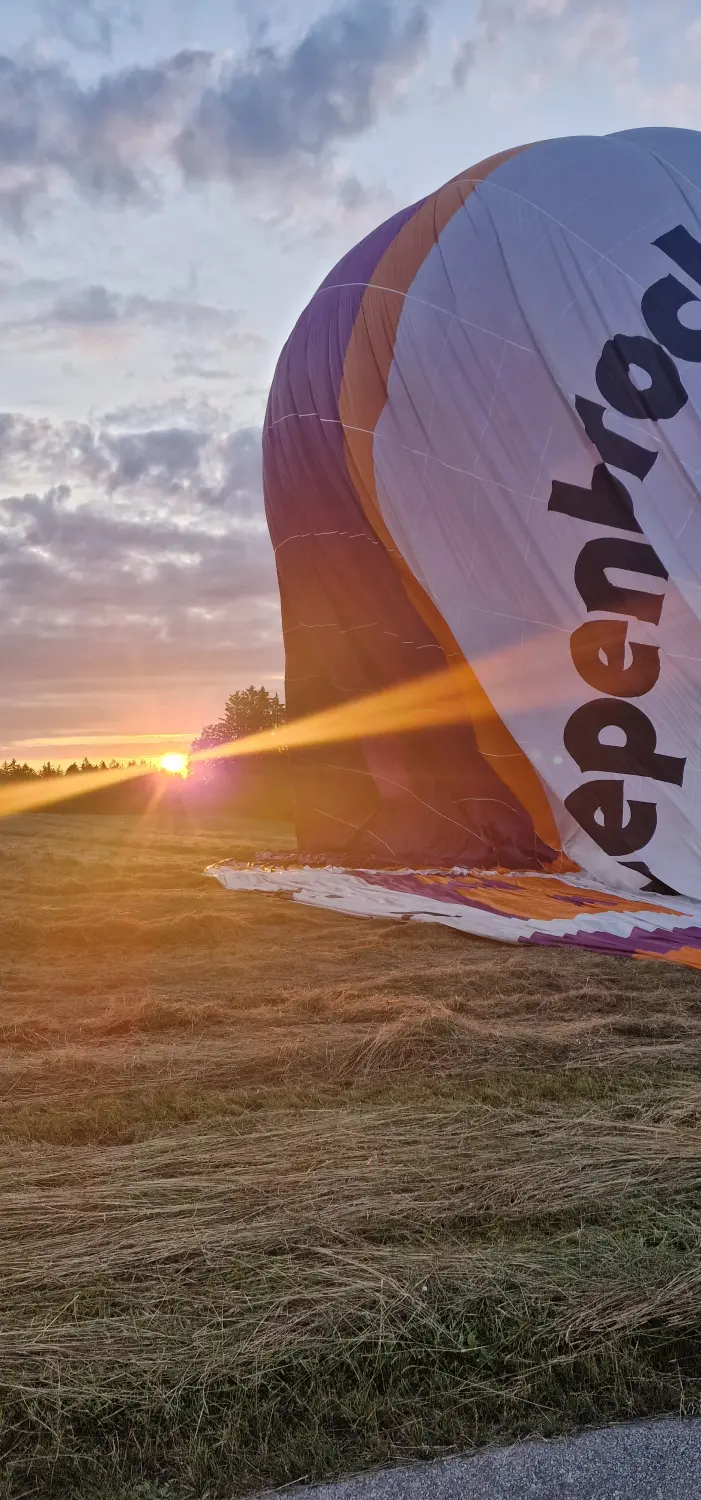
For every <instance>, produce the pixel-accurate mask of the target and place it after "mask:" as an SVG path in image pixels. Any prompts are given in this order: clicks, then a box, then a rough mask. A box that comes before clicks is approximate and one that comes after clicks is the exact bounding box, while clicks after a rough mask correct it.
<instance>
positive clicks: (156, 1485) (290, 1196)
mask: <svg viewBox="0 0 701 1500" xmlns="http://www.w3.org/2000/svg"><path fill="white" fill-rule="evenodd" d="M292 846H293V839H292V832H291V829H289V828H288V827H286V826H285V825H280V826H274V825H262V826H260V825H259V826H257V825H255V824H253V823H247V822H245V821H243V820H239V821H238V822H237V823H233V822H232V823H230V825H229V826H228V827H224V828H222V827H213V826H212V827H206V826H204V825H203V826H200V827H196V826H193V825H192V824H189V825H186V824H185V822H184V821H182V820H181V821H180V822H176V821H173V820H171V821H165V820H162V821H160V822H159V821H158V819H157V817H156V816H154V815H153V814H151V815H150V816H149V817H148V818H145V819H143V820H139V819H137V818H127V817H122V816H108V815H104V816H86V815H80V814H76V813H75V812H72V813H65V814H59V813H54V814H42V815H33V816H30V817H26V818H23V819H15V820H7V821H6V822H5V823H4V824H3V825H2V834H1V842H0V868H1V871H2V881H1V882H0V951H1V952H2V971H1V976H0V984H1V987H2V988H1V1004H0V1136H1V1137H2V1145H3V1164H2V1168H1V1169H0V1223H1V1224H2V1232H1V1234H0V1283H1V1285H2V1300H3V1339H2V1342H1V1345H0V1403H1V1406H2V1412H3V1424H2V1429H1V1432H0V1444H1V1445H2V1451H3V1454H4V1462H5V1464H6V1465H7V1466H8V1467H9V1468H11V1469H12V1473H13V1475H14V1476H15V1477H14V1481H13V1482H14V1483H15V1485H16V1491H13V1493H14V1492H16V1493H18V1494H19V1493H23V1494H36V1495H56V1496H58V1495H60V1496H64V1495H66V1496H67V1495H71V1496H74V1497H77V1500H94V1497H95V1496H96V1495H98V1494H99V1495H100V1496H101V1497H105V1500H133V1496H135V1495H137V1494H138V1495H141V1494H143V1495H144V1496H145V1495H146V1494H148V1497H149V1500H166V1497H171V1496H178V1497H180V1496H181V1495H182V1496H186V1497H197V1500H201V1497H202V1496H203V1495H205V1494H206V1495H208V1496H210V1497H211V1500H216V1497H224V1496H227V1497H230V1496H231V1495H233V1494H236V1493H245V1492H247V1491H251V1490H254V1489H256V1488H258V1487H259V1486H262V1485H266V1486H267V1485H269V1484H275V1485H278V1484H286V1483H288V1482H290V1481H291V1480H294V1479H297V1478H299V1477H300V1476H307V1475H308V1476H309V1477H314V1476H321V1475H325V1474H332V1473H336V1472H340V1471H343V1470H346V1471H348V1470H352V1469H353V1468H356V1467H361V1466H363V1465H366V1464H371V1463H375V1462H382V1461H385V1460H388V1459H394V1458H397V1457H402V1456H410V1455H416V1454H418V1453H422V1454H427V1453H429V1452H437V1451H444V1450H446V1449H450V1448H451V1447H455V1446H456V1445H459V1446H460V1447H462V1448H465V1447H466V1446H470V1445H471V1444H472V1443H478V1444H479V1443H484V1442H488V1441H490V1440H492V1439H494V1438H496V1437H500V1436H514V1435H516V1434H518V1433H524V1432H534V1431H540V1432H554V1431H557V1430H558V1429H560V1430H561V1429H563V1428H565V1427H567V1426H569V1425H570V1424H573V1423H574V1424H581V1425H586V1424H589V1423H596V1422H598V1421H604V1420H606V1419H608V1418H609V1417H615V1418H620V1417H621V1415H622V1414H623V1413H626V1414H627V1415H630V1416H635V1415H640V1414H643V1413H649V1412H659V1411H662V1410H671V1409H675V1410H678V1408H679V1403H680V1400H682V1401H683V1404H684V1409H685V1410H687V1411H691V1410H694V1409H696V1407H697V1405H698V1403H699V1402H700V1401H701V1381H700V1380H699V1376H698V1360H697V1357H696V1353H695V1351H696V1349H697V1345H698V1337H699V1327H700V1325H701V1288H700V1286H699V1279H698V1257H699V1250H700V1248H701V1209H700V1208H699V1203H700V1201H701V1198H700V1195H699V1188H700V1187H701V1168H700V1167H699V1162H700V1161H701V1012H700V1011H699V1005H698V995H699V981H698V976H697V975H695V974H693V973H692V972H691V971H687V970H680V971H679V972H673V973H670V972H668V971H665V972H664V973H662V972H660V969H661V967H662V966H659V967H658V966H657V965H649V966H642V965H637V964H633V963H631V962H626V961H621V960H615V959H609V958H604V957H601V956H598V955H594V956H590V955H587V954H584V953H572V954H568V953H564V952H562V951H561V950H558V951H555V952H553V951H548V950H545V949H540V950H530V951H525V950H518V949H508V948H500V947H497V946H493V945H489V944H487V943H483V942H479V941H476V940H469V939H465V938H464V937H462V936H460V935H459V934H457V933H455V932H452V931H450V930H448V929H441V928H439V927H430V928H429V927H426V926H423V925H420V924H413V925H412V924H409V925H404V924H402V923H391V922H382V921H361V920H355V919H352V918H348V917H342V916H338V915H335V914H332V913H324V912H318V911H314V910H312V909H310V908H305V907H300V906H296V905H294V904H293V903H292V902H290V901H288V900H286V899H284V898H280V897H264V896H259V895H256V894H242V895H239V896H236V897H234V896H232V895H230V894H227V893H226V892H224V891H223V890H222V889H221V888H220V887H219V886H218V885H217V884H216V883H215V882H214V881H210V880H206V879H204V878H203V876H202V870H203V868H204V866H205V865H206V864H207V863H209V862H211V861H214V860H217V859H222V858H225V857H226V856H235V857H238V858H248V857H250V856H251V855H252V853H253V852H254V851H255V850H256V849H260V848H267V849H270V848H277V849H285V848H287V849H290V848H291V847H292ZM680 1393H681V1394H680Z"/></svg>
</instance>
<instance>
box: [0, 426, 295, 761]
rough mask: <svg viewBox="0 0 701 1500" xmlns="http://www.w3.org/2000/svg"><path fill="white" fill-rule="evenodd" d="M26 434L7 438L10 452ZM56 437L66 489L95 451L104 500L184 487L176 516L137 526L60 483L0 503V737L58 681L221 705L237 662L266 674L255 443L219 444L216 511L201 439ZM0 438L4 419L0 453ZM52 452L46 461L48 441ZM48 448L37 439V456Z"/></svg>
mask: <svg viewBox="0 0 701 1500" xmlns="http://www.w3.org/2000/svg"><path fill="white" fill-rule="evenodd" d="M35 425H36V424H35ZM10 436H12V434H11V428H10ZM30 436H31V434H30V433H24V434H21V433H20V434H17V433H15V434H14V437H15V439H16V440H18V441H19V442H20V444H21V443H22V442H23V441H25V442H28V441H29V438H30ZM34 437H35V438H36V437H37V434H36V432H35V433H34ZM63 438H64V459H65V464H64V467H65V471H66V474H72V475H74V476H75V477H76V480H83V479H84V477H85V474H86V473H87V472H90V470H91V468H92V467H95V466H96V467H98V468H99V461H102V459H101V457H100V456H101V455H103V454H105V453H107V454H108V455H109V463H110V464H111V465H112V467H111V469H110V471H109V472H110V475H111V482H112V483H113V485H114V489H113V493H114V494H116V493H119V494H121V495H125V494H126V493H127V492H129V493H134V492H136V493H141V488H142V487H145V488H146V489H147V490H149V488H150V487H151V488H152V487H154V486H155V488H156V490H157V491H158V492H159V493H161V494H165V493H166V492H167V491H168V489H169V487H170V489H171V490H174V491H175V492H177V491H178V487H179V486H183V485H185V486H187V487H188V488H187V489H186V490H183V495H184V496H185V499H184V503H183V504H181V505H180V506H177V505H168V506H167V507H164V506H163V505H161V506H160V507H157V508H156V509H155V510H152V511H151V512H149V513H147V514H146V515H143V514H140V513H139V512H138V509H137V508H133V509H130V508H129V506H126V507H125V505H124V504H123V503H121V502H120V504H118V505H110V503H109V495H108V491H107V490H105V489H101V490H100V491H99V492H97V493H96V494H95V495H94V498H93V499H91V500H87V501H86V500H84V499H82V498H81V497H80V495H79V493H78V490H77V489H74V488H73V487H72V485H71V483H69V482H63V483H60V484H55V485H53V486H52V487H50V488H49V489H47V490H46V491H45V492H44V493H38V492H37V491H29V492H27V493H24V494H19V493H17V494H13V495H10V496H6V497H5V498H4V499H0V635H1V636H2V639H3V641H4V643H5V656H4V663H5V666H4V671H3V696H4V699H5V716H6V721H7V723H6V727H7V731H8V733H9V734H10V735H11V736H12V737H14V736H15V735H16V734H17V733H19V732H20V730H19V729H18V727H17V726H18V724H19V723H20V722H21V713H20V709H19V707H17V708H15V707H13V705H15V704H16V705H19V704H20V702H23V701H25V699H26V697H27V694H29V696H30V697H31V696H34V697H35V698H36V699H41V697H42V694H45V693H46V694H50V693H52V692H53V691H54V690H55V688H56V685H57V683H58V684H60V685H61V690H62V691H64V690H68V688H69V687H71V685H73V687H74V688H75V690H77V691H80V692H89V691H93V690H94V689H96V688H97V687H101V689H102V690H103V692H105V693H107V694H109V695H111V694H112V693H119V692H121V691H126V690H127V688H128V686H129V684H131V686H132V690H133V686H134V683H135V682H137V681H144V682H146V681H150V682H152V683H153V684H154V686H159V687H162V686H163V684H164V683H165V684H168V683H169V684H171V686H172V687H173V688H174V689H177V688H178V685H183V684H187V683H191V684H193V685H195V686H196V687H198V688H200V687H201V686H202V684H203V683H207V682H219V683H220V684H221V691H222V694H224V693H225V691H229V690H230V684H231V682H232V680H233V674H234V673H235V672H237V671H240V670H244V669H245V668H244V663H246V662H247V663H248V664H249V668H250V670H251V671H253V670H254V668H255V670H256V672H257V673H258V675H261V674H262V675H265V674H266V673H268V674H270V673H271V672H274V671H276V670H277V671H279V670H280V663H281V644H280V626H279V609H278V603H277V588H276V583H275V568H274V561H273V556H272V549H271V546H270V542H269V539H268V536H267V533H266V531H265V529H264V528H263V525H262V520H261V515H260V475H259V467H260V460H259V435H258V434H255V433H254V432H252V431H248V430H243V431H241V432H238V433H230V434H225V435H224V436H223V437H222V438H221V439H219V440H218V441H219V450H220V459H221V465H222V471H223V472H225V474H226V482H225V485H223V486H222V488H225V489H226V496H225V498H226V504H225V505H224V503H223V501H222V503H221V504H220V506H219V508H217V509H215V510H212V508H211V506H210V505H209V504H208V501H207V497H206V495H205V497H204V499H203V498H202V495H201V494H200V493H199V490H198V486H199V487H204V489H205V490H206V483H205V481H204V479H203V477H202V468H201V465H202V462H203V451H204V449H205V448H206V447H207V443H208V441H209V439H208V438H207V437H206V435H201V434H199V435H198V434H192V433H191V434H185V433H182V432H180V433H178V432H176V431H172V432H168V431H162V432H152V433H148V432H145V433H140V434H100V435H97V434H94V435H93V436H92V439H90V437H89V435H88V433H87V432H86V431H85V430H81V431H79V432H72V433H64V434H63ZM7 441H8V423H7V420H6V421H5V423H4V426H3V427H1V428H0V446H3V445H5V444H6V443H7ZM52 442H53V451H54V457H56V455H57V452H58V437H57V435H56V434H53V438H52ZM50 447H51V443H49V442H48V441H47V434H46V432H44V448H43V454H44V457H46V456H47V455H48V453H49V449H50ZM98 460H99V461H98ZM198 463H199V465H200V467H199V468H198ZM251 510H253V512H254V515H255V517H256V524H253V525H252V524H251V523H250V516H249V513H250V512H251ZM22 712H24V711H23V710H22ZM1 732H2V731H0V733H1Z"/></svg>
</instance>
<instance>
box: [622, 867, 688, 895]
mask: <svg viewBox="0 0 701 1500" xmlns="http://www.w3.org/2000/svg"><path fill="white" fill-rule="evenodd" d="M621 864H622V866H623V869H624V870H637V871H638V874H639V875H647V877H648V883H647V885H644V886H643V890H644V891H654V893H655V895H656V896H680V895H681V891H675V889H674V886H673V885H666V884H665V882H664V880H660V878H659V876H658V875H653V873H652V870H651V869H650V866H649V865H646V864H645V861H644V860H642V859H622V860H621Z"/></svg>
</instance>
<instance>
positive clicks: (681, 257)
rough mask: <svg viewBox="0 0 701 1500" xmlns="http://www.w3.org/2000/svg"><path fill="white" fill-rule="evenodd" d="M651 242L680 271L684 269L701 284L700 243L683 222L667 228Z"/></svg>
mask: <svg viewBox="0 0 701 1500" xmlns="http://www.w3.org/2000/svg"><path fill="white" fill-rule="evenodd" d="M652 243H653V245H656V246H657V248H658V250H661V251H662V252H663V254H664V255H668V256H669V259H670V260H673V261H674V264H675V266H678V267H679V269H680V271H686V274H687V276H691V278H692V280H693V281H697V282H698V283H699V285H700V286H701V245H700V244H699V242H698V240H695V239H694V236H693V234H689V231H688V229H685V228H684V225H683V224H677V225H676V226H675V228H674V229H668V230H667V233H666V234H661V235H660V237H659V239H658V240H653V242H652Z"/></svg>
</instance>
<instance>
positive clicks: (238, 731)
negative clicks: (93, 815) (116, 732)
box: [0, 686, 286, 784]
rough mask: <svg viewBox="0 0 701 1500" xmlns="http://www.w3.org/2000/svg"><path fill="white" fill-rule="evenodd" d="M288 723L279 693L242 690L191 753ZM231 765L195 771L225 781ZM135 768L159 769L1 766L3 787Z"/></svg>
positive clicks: (120, 764) (96, 764)
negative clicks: (15, 782) (12, 782)
mask: <svg viewBox="0 0 701 1500" xmlns="http://www.w3.org/2000/svg"><path fill="white" fill-rule="evenodd" d="M285 722H286V713H285V705H284V703H281V701H280V698H279V697H278V694H277V693H270V692H268V689H267V688H265V687H258V688H256V687H253V686H251V687H248V688H240V689H239V690H238V691H237V692H235V693H230V694H229V697H228V698H227V700H226V702H225V704H224V710H223V713H222V715H221V717H220V718H219V719H217V721H216V722H215V723H214V724H205V726H204V728H203V730H202V732H201V734H199V735H198V736H197V738H196V739H195V740H193V742H192V745H191V747H190V753H191V754H193V755H194V754H196V753H197V751H200V750H214V749H216V747H217V745H225V744H228V743H229V742H230V741H231V740H238V739H244V738H245V737H246V736H247V735H249V734H257V733H259V732H260V731H261V730H263V729H273V728H276V727H277V726H278V725H280V724H284V723H285ZM281 755H284V751H278V752H277V753H276V756H275V757H274V759H275V760H276V761H277V762H278V765H277V767H276V769H277V771H278V774H279V770H280V767H279V757H280V756H281ZM267 758H268V757H266V759H267ZM271 759H272V757H271ZM285 760H286V757H285ZM230 765H231V763H229V762H227V761H226V759H222V760H218V759H217V758H216V757H214V758H213V759H212V760H209V761H205V762H202V763H201V764H200V765H198V766H197V768H196V770H197V774H198V777H202V778H204V779H205V780H207V781H211V780H212V779H213V778H216V779H219V780H221V779H225V780H226V779H228V775H227V773H228V771H229V768H230ZM135 766H144V767H150V768H151V769H152V770H153V771H154V773H157V772H158V766H157V765H154V764H153V763H152V762H151V761H149V760H147V759H145V758H143V757H142V758H141V760H114V759H112V760H109V761H106V760H99V761H91V760H89V759H88V757H87V756H84V757H83V760H82V761H80V762H78V761H71V763H70V765H68V766H66V767H65V769H64V767H62V766H59V765H56V764H55V763H54V762H52V761H50V760H47V761H44V764H43V765H42V766H39V767H37V766H32V765H30V764H29V762H28V761H19V760H17V759H16V757H14V756H13V757H12V759H11V760H4V761H2V762H0V784H1V783H2V782H8V781H33V780H41V779H45V778H49V777H65V776H81V775H84V774H86V773H87V772H90V771H120V770H123V769H125V768H128V769H132V768H133V767H135ZM193 769H194V768H193Z"/></svg>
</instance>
